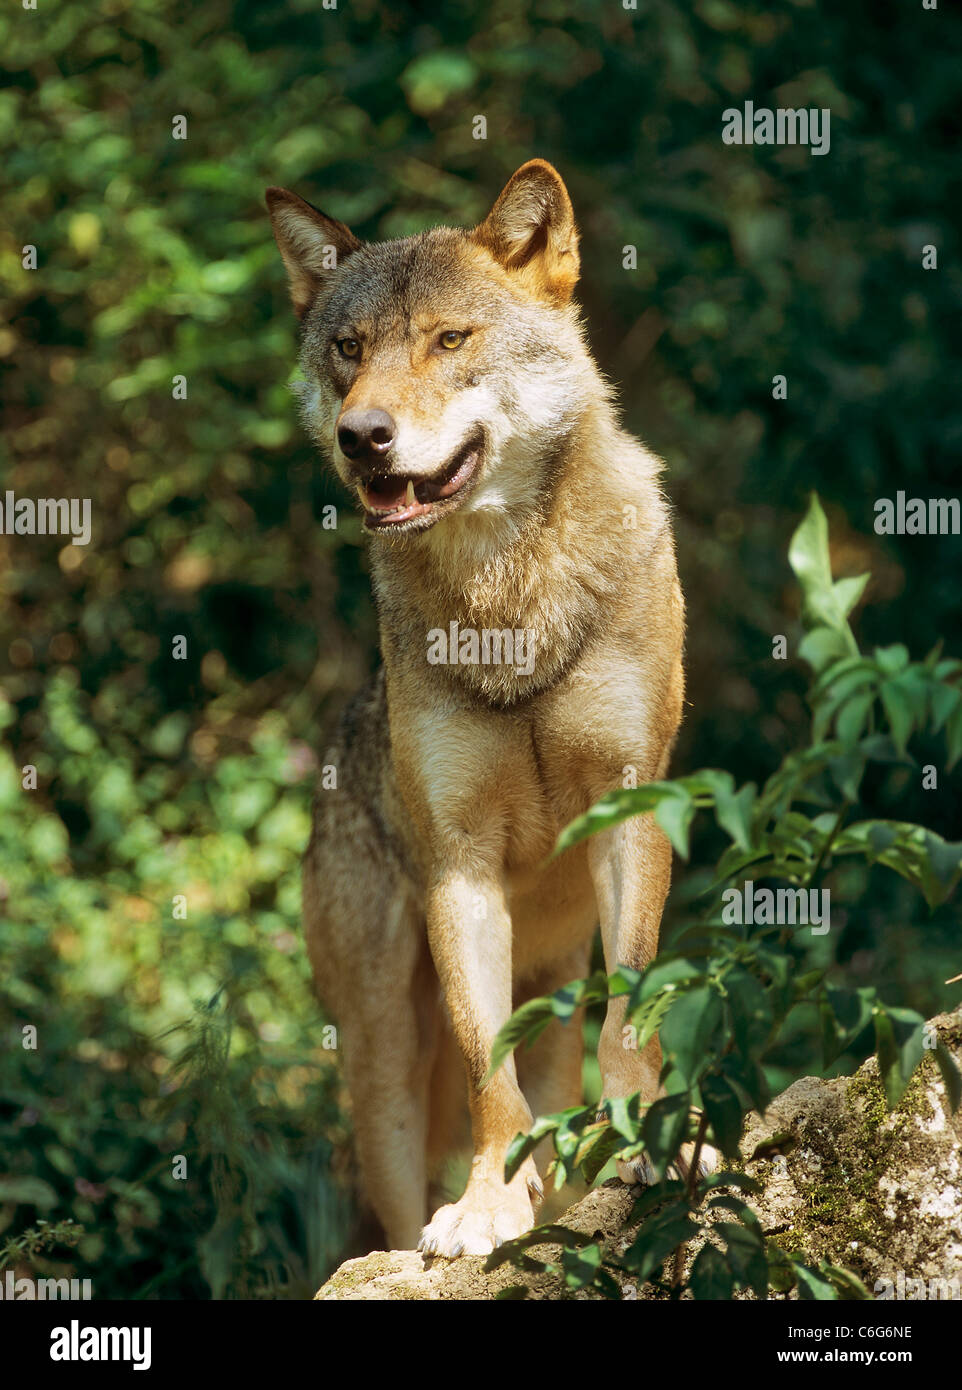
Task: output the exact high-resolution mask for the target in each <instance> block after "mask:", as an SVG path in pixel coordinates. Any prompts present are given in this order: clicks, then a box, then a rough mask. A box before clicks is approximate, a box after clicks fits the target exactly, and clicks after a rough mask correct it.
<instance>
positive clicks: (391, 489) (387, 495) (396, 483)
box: [364, 478, 408, 510]
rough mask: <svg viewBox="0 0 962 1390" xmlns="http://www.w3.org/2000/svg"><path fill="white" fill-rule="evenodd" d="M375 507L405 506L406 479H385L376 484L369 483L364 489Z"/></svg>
mask: <svg viewBox="0 0 962 1390" xmlns="http://www.w3.org/2000/svg"><path fill="white" fill-rule="evenodd" d="M364 490H365V492H366V493H367V495H368V499H369V501H370V503H371V505H372V506H373V507H383V508H384V509H385V510H387V509H388V508H392V509H393V508H394V507H400V506H403V505H404V501H405V499H406V497H407V490H408V485H407V479H406V478H384V479H382V480H380V481H378V482H376V483H368V485H367V487H366V488H365V489H364Z"/></svg>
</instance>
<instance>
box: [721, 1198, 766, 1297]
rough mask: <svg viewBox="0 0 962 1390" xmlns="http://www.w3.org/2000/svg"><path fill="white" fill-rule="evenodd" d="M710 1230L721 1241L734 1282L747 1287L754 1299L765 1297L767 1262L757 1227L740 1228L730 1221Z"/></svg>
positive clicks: (722, 1222) (761, 1237) (763, 1241)
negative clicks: (713, 1231)
mask: <svg viewBox="0 0 962 1390" xmlns="http://www.w3.org/2000/svg"><path fill="white" fill-rule="evenodd" d="M746 1210H750V1208H746ZM752 1215H753V1216H754V1213H752ZM756 1221H757V1218H756ZM714 1229H715V1231H716V1233H717V1234H718V1235H720V1236H721V1237H722V1238H723V1239H724V1241H725V1244H726V1246H727V1249H728V1263H729V1265H730V1266H731V1270H732V1273H733V1274H734V1276H735V1280H736V1282H737V1283H738V1284H744V1285H745V1286H746V1287H748V1288H750V1289H751V1290H752V1291H753V1293H754V1294H755V1297H756V1298H767V1297H768V1259H767V1257H766V1255H765V1240H764V1237H763V1236H762V1233H761V1228H760V1227H759V1226H758V1225H757V1224H756V1225H752V1226H743V1225H741V1224H739V1223H736V1222H734V1221H719V1222H718V1223H717V1225H716V1226H715V1228H714Z"/></svg>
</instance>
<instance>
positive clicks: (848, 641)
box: [788, 492, 868, 656]
mask: <svg viewBox="0 0 962 1390" xmlns="http://www.w3.org/2000/svg"><path fill="white" fill-rule="evenodd" d="M788 562H789V564H790V565H791V567H792V569H793V570H794V571H795V574H796V576H797V578H798V581H799V584H800V585H801V588H802V601H803V614H804V617H805V619H806V625H807V626H809V627H816V628H817V627H827V628H830V629H832V630H834V631H835V632H837V633H838V635H839V636H840V637H841V638H842V640H843V642H844V644H845V646H846V647H847V648H848V649H849V651H850V652H851V653H852V655H853V656H854V655H857V654H858V647H857V646H856V644H855V639H854V637H853V636H852V632H851V629H850V627H849V625H848V621H847V618H848V614H849V613H850V612H851V610H852V608H853V606H854V604H855V603H856V602H857V600H858V598H859V597H860V595H861V593H862V590H863V589H864V587H865V583H866V581H867V578H868V576H867V575H863V576H860V577H859V578H858V579H848V580H840V581H839V582H838V584H834V583H833V582H832V565H831V559H830V556H829V546H828V523H827V522H826V520H825V513H824V512H823V511H822V507H821V503H820V502H819V500H818V496H817V494H816V493H814V492H813V493H812V494H811V498H810V501H809V506H808V512H807V513H806V515H805V517H804V518H803V520H802V522H801V524H800V525H799V527H798V529H797V530H796V532H795V534H794V535H793V536H792V539H791V543H790V545H789V548H788Z"/></svg>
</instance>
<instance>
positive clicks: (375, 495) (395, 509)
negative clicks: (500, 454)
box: [357, 429, 484, 530]
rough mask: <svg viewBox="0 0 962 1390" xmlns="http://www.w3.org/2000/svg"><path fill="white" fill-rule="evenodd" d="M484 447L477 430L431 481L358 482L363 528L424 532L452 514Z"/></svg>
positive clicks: (393, 478)
mask: <svg viewBox="0 0 962 1390" xmlns="http://www.w3.org/2000/svg"><path fill="white" fill-rule="evenodd" d="M483 448H484V435H483V433H482V431H481V430H480V429H479V430H476V431H475V432H474V433H473V434H472V435H471V436H470V437H469V438H468V440H467V442H466V443H465V444H462V446H461V448H460V449H459V450H458V452H457V453H456V454H455V456H454V458H453V459H451V461H450V463H447V464H445V466H444V468H442V469H441V471H440V472H439V473H435V475H434V476H433V477H432V478H406V477H403V476H401V475H397V476H394V475H392V476H391V477H387V478H369V479H367V480H366V481H365V482H363V483H359V484H358V485H357V493H358V496H359V497H360V499H361V502H362V503H363V506H364V512H365V516H364V525H365V526H366V527H367V528H368V529H369V530H382V529H386V528H388V527H395V526H403V527H404V529H405V530H415V529H416V530H423V529H424V527H425V526H428V525H430V524H431V523H432V522H433V521H436V520H438V519H439V518H440V517H441V516H442V515H444V513H446V512H449V511H453V510H454V507H455V506H457V505H458V504H459V503H460V502H462V501H463V500H464V498H465V496H466V495H467V491H468V487H469V484H470V483H471V481H472V479H473V478H474V477H475V476H476V474H477V472H478V469H479V467H480V464H481V453H482V450H483ZM407 523H417V524H416V525H408V524H407Z"/></svg>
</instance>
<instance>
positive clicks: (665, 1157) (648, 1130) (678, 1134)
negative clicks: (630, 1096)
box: [641, 1091, 691, 1178]
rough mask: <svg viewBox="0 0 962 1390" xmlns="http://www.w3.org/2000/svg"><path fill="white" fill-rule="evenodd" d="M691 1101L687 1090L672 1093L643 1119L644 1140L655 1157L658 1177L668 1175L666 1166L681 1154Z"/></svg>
mask: <svg viewBox="0 0 962 1390" xmlns="http://www.w3.org/2000/svg"><path fill="white" fill-rule="evenodd" d="M690 1108H691V1100H690V1097H689V1095H688V1092H687V1091H679V1092H677V1093H676V1094H675V1095H672V1096H663V1097H662V1099H661V1100H656V1101H655V1103H654V1105H650V1106H649V1107H648V1111H647V1113H646V1115H645V1118H644V1121H643V1122H642V1129H641V1133H642V1139H643V1140H644V1144H645V1150H646V1152H647V1154H648V1157H649V1158H650V1159H651V1164H652V1167H653V1168H654V1170H655V1174H656V1176H657V1177H658V1178H663V1177H664V1176H665V1169H666V1168H667V1166H668V1164H669V1163H670V1162H671V1160H672V1159H673V1158H674V1157H675V1155H676V1154H677V1153H678V1150H679V1149H680V1148H681V1145H682V1143H683V1141H684V1138H685V1134H686V1131H687V1128H688V1112H689V1110H690Z"/></svg>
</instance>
